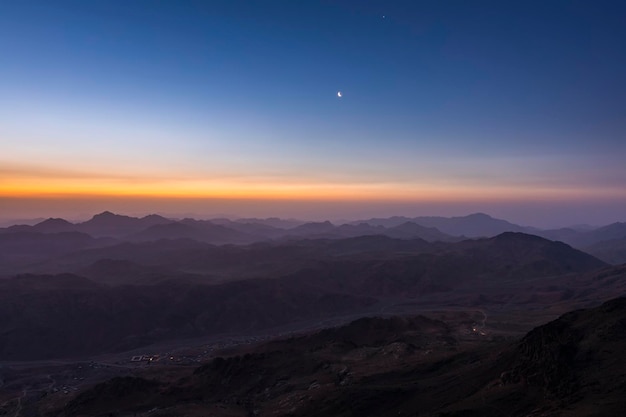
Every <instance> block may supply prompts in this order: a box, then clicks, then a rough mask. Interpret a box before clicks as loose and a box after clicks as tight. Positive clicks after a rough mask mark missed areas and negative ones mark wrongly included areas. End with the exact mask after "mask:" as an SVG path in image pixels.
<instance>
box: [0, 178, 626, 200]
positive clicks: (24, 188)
mask: <svg viewBox="0 0 626 417" xmlns="http://www.w3.org/2000/svg"><path fill="white" fill-rule="evenodd" d="M621 193H622V191H621V190H615V189H611V188H596V189H583V190H581V189H574V188H537V187H530V186H515V187H512V186H501V185H499V186H496V185H490V186H480V187H471V186H466V185H452V184H414V183H348V182H344V183H325V182H312V181H311V182H306V181H302V182H295V181H294V182H288V183H278V182H276V181H274V182H270V181H268V182H261V181H258V182H255V181H252V180H248V181H232V180H230V181H220V180H135V181H129V180H124V181H122V180H116V179H113V180H110V179H98V180H94V179H93V178H89V179H72V180H68V179H66V178H63V179H55V178H52V179H48V180H46V181H45V182H44V181H42V180H41V179H35V178H17V179H14V180H12V181H3V182H0V196H2V197H7V198H41V197H46V198H93V197H120V198H133V197H142V198H181V199H185V198H218V199H263V200H316V201H365V200H377V201H390V202H394V201H395V202H399V201H406V202H411V201H432V202H453V201H478V200H482V201H526V200H529V199H532V200H545V201H561V200H566V199H581V198H589V197H603V196H604V197H607V196H609V197H610V196H615V195H621Z"/></svg>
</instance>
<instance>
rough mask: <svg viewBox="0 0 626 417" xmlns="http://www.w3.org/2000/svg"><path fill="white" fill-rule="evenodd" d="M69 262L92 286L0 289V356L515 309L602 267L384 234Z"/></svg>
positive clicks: (127, 250) (561, 254)
mask: <svg viewBox="0 0 626 417" xmlns="http://www.w3.org/2000/svg"><path fill="white" fill-rule="evenodd" d="M372 248H376V249H377V251H372ZM102 254H106V257H101V256H102ZM73 256H79V259H83V257H84V256H87V260H88V262H89V263H88V264H87V266H86V267H84V269H82V272H83V273H84V274H87V275H88V276H89V277H91V278H92V279H97V280H98V281H99V282H100V283H101V284H96V283H94V282H92V281H90V280H87V279H85V278H80V277H78V276H73V278H72V279H70V280H69V281H68V275H61V276H50V275H43V276H34V275H27V276H18V277H16V278H11V279H5V280H3V281H1V283H2V287H1V288H3V290H2V292H0V318H2V320H0V336H1V342H0V358H2V359H18V358H20V359H27V358H29V359H35V358H53V357H67V356H73V355H86V354H92V353H98V352H107V351H119V350H124V349H130V348H134V347H137V346H144V345H146V344H149V343H154V342H158V341H163V340H172V339H176V338H180V337H198V336H210V335H215V334H219V333H224V332H231V333H236V334H245V333H246V332H258V331H266V330H268V329H271V328H273V327H277V326H283V325H287V324H293V323H304V322H310V323H314V322H315V321H319V320H321V319H324V318H328V317H337V316H345V315H357V316H358V315H363V314H371V313H372V312H378V311H381V309H384V308H385V307H386V306H390V305H394V304H397V303H402V302H403V301H410V302H411V303H414V304H416V305H421V304H428V303H432V302H434V300H437V299H439V300H440V301H439V302H440V303H441V302H443V301H442V300H447V301H445V302H447V303H457V304H460V305H463V304H465V305H475V304H476V302H477V301H476V300H475V297H476V296H477V295H479V294H481V293H482V294H486V295H484V296H482V298H479V302H481V303H483V304H488V303H489V302H493V303H503V302H507V303H510V302H512V300H517V301H516V302H522V301H523V299H520V297H523V296H527V297H528V300H530V301H531V302H533V303H536V304H538V305H541V303H542V302H551V301H554V299H553V298H550V297H546V296H545V295H544V296H543V297H544V298H545V300H546V301H542V300H543V299H544V298H541V297H537V289H536V285H537V284H538V283H539V281H538V279H543V280H544V281H542V282H541V284H542V285H543V286H549V285H550V284H551V283H552V285H558V286H559V288H560V291H561V292H560V293H559V294H560V295H558V297H559V298H558V299H559V300H560V299H561V298H563V297H567V298H569V299H572V300H575V299H576V297H577V296H578V294H579V293H578V292H577V289H578V288H580V285H581V284H579V283H576V282H573V283H571V284H568V285H569V286H570V287H565V286H564V284H563V281H562V280H563V279H564V278H562V277H569V276H578V275H580V274H582V273H588V272H590V271H593V270H596V269H598V268H601V267H603V266H605V264H603V263H602V262H601V261H599V260H597V259H595V258H593V257H592V256H590V255H587V254H585V253H583V252H580V251H577V250H575V249H572V248H571V247H569V246H567V245H565V244H563V243H558V242H551V241H548V240H545V239H542V238H539V237H536V236H529V235H525V234H520V233H505V234H502V235H499V236H497V237H495V238H491V239H480V240H469V241H463V242H459V243H437V244H429V243H427V242H425V241H421V240H417V241H406V240H401V241H398V240H393V239H389V238H385V237H381V236H379V237H376V236H370V237H366V238H365V237H364V238H354V239H348V240H334V239H332V240H312V241H302V242H293V243H291V244H287V243H280V244H277V245H271V244H257V245H251V246H244V247H236V246H223V247H216V246H212V245H207V244H202V243H198V242H194V241H181V242H177V241H161V242H157V243H146V244H130V243H124V244H122V245H119V246H115V247H111V248H102V249H92V250H89V251H87V252H85V253H77V254H76V255H73ZM63 259H64V262H65V263H64V264H65V265H72V264H76V262H77V261H76V260H75V258H72V257H69V258H68V257H66V258H63ZM71 259H74V260H73V261H70V260H71ZM92 261H93V263H92ZM191 270H196V271H203V272H202V273H201V274H198V273H192V272H191ZM250 271H252V272H250ZM209 273H212V274H213V275H207V274H209ZM246 273H247V274H249V275H248V276H246V275H245V274H246ZM228 276H230V277H231V279H230V280H229V279H227V278H226V277H228ZM232 277H237V279H235V278H232ZM126 279H128V281H126ZM130 280H132V282H133V283H134V284H133V285H130V283H129V281H130ZM125 281H126V282H127V283H126V284H124V282H125ZM67 282H71V285H68V284H67ZM76 282H82V283H83V284H82V285H76ZM44 283H45V284H46V285H44ZM102 283H107V284H116V285H118V286H116V287H109V286H107V285H102ZM614 285H617V284H616V283H615V284H614ZM609 288H611V287H610V285H609ZM586 290H588V288H587V289H586ZM556 292H558V291H552V292H549V291H548V293H549V294H553V293H556ZM467 294H470V297H469V298H468V295H467ZM587 294H589V293H588V292H587ZM489 300H492V301H489Z"/></svg>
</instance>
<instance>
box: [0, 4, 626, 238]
mask: <svg viewBox="0 0 626 417" xmlns="http://www.w3.org/2000/svg"><path fill="white" fill-rule="evenodd" d="M505 3H507V4H505ZM624 9H625V6H624V5H623V4H622V3H621V2H615V1H599V2H593V3H592V2H588V1H580V2H577V1H550V2H545V1H537V2H534V1H531V2H516V3H513V4H511V3H510V2H465V1H442V2H415V1H396V2H386V1H340V2H331V1H321V2H309V1H302V2H294V1H245V2H236V1H211V2H201V1H181V2H173V1H172V2H153V1H107V2H82V1H58V2H48V1H29V2H18V1H15V2H12V1H8V2H2V4H0V56H2V57H3V58H2V64H1V65H0V220H3V219H5V220H6V219H20V218H28V217H40V216H46V217H47V216H63V217H69V218H78V217H81V216H88V215H89V214H93V213H95V212H100V211H103V210H108V209H115V210H118V211H122V212H125V211H126V212H132V213H133V214H148V213H163V214H172V215H176V214H189V213H193V214H195V215H197V216H198V215H200V216H212V215H218V214H219V215H222V214H225V215H232V216H271V215H280V216H288V217H307V218H331V219H332V218H357V217H359V216H368V215H370V216H384V215H394V214H397V215H435V214H442V215H446V214H451V215H463V214H468V213H469V212H473V211H483V212H488V213H490V214H494V215H499V216H501V217H506V218H508V219H510V220H512V221H517V222H520V223H523V224H529V225H537V226H552V225H553V226H565V225H568V224H570V223H572V224H573V223H595V224H601V223H608V222H612V221H624V220H626V210H625V209H624V208H625V207H626V163H624V161H625V160H626V134H625V132H626V75H625V74H626V28H625V27H624V25H623V21H624V18H625V17H626V12H625V10H624ZM383 15H384V16H385V18H384V19H382V16H383ZM339 90H340V91H341V92H342V96H341V97H338V96H337V91H339Z"/></svg>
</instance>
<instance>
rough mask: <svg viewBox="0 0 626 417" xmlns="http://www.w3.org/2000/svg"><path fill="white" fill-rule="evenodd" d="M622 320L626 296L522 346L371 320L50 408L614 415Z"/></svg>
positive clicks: (111, 385)
mask: <svg viewBox="0 0 626 417" xmlns="http://www.w3.org/2000/svg"><path fill="white" fill-rule="evenodd" d="M624 323H626V299H624V298H620V299H615V300H612V301H609V302H607V303H605V304H603V305H602V306H600V307H597V308H594V309H590V310H578V311H575V312H572V313H568V314H566V315H564V316H562V317H561V318H559V319H557V320H555V321H553V322H550V323H548V324H546V325H543V326H540V327H537V328H535V329H534V330H532V331H531V332H529V333H528V334H527V335H526V336H525V337H523V338H522V339H521V340H520V341H517V342H507V341H502V340H500V341H498V340H495V339H493V340H484V341H482V342H480V343H477V342H476V341H474V342H470V339H469V338H468V337H469V336H463V335H462V333H459V332H458V327H455V326H454V325H450V324H447V323H444V322H442V321H439V320H433V319H428V318H425V317H421V316H416V317H403V318H397V317H396V318H388V319H379V318H366V319H360V320H358V321H355V322H353V323H350V324H349V325H346V326H343V327H340V328H336V329H328V330H324V331H321V332H319V333H315V334H311V335H308V336H302V337H297V338H291V339H286V340H282V341H274V342H271V343H267V344H264V345H259V346H255V347H250V348H247V349H245V350H244V351H242V352H239V353H238V354H237V352H234V353H232V354H231V356H227V357H217V358H215V359H213V360H212V361H210V362H208V363H206V364H205V365H202V366H200V367H197V368H195V370H193V372H186V373H182V374H181V375H180V377H178V378H172V377H170V378H165V377H163V376H157V377H156V378H154V375H155V374H150V373H146V377H142V376H136V377H133V378H130V377H127V378H116V379H112V380H110V381H107V382H105V383H102V384H99V385H96V386H95V387H93V388H92V389H89V390H87V391H85V392H83V393H81V394H80V395H78V396H77V397H76V398H75V399H73V400H72V401H70V402H69V403H67V404H66V405H63V408H62V409H61V410H58V409H57V410H56V411H55V412H56V413H58V414H57V415H62V416H70V415H105V413H106V412H111V411H113V410H117V411H125V412H131V411H132V412H135V413H137V415H141V416H144V415H148V414H147V413H148V412H149V411H150V410H152V411H151V412H154V410H160V413H162V414H159V415H181V414H183V413H187V414H188V415H194V416H196V415H198V416H199V415H202V414H201V413H207V412H209V411H210V412H211V413H212V414H213V415H216V416H231V415H246V414H247V413H251V414H253V415H273V416H288V415H289V416H353V415H359V416H389V417H391V416H398V415H420V416H432V417H434V416H438V417H440V416H457V417H461V416H488V417H491V416H493V417H495V416H503V415H507V416H513V417H517V416H519V417H523V416H535V415H541V416H572V417H574V416H589V415H598V416H600V415H602V416H609V415H610V416H613V415H621V412H622V410H623V407H624V406H626V398H625V397H624V396H623V387H624V385H625V384H626V361H624V359H623V356H622V355H621V354H620V352H622V351H623V350H624V348H626V328H625V327H624ZM244 352H245V354H244ZM148 375H152V376H151V377H149V378H148Z"/></svg>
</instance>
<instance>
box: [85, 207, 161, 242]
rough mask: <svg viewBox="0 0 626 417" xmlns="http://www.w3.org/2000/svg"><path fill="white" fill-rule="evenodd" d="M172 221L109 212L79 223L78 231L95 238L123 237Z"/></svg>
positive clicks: (156, 217)
mask: <svg viewBox="0 0 626 417" xmlns="http://www.w3.org/2000/svg"><path fill="white" fill-rule="evenodd" d="M171 222H172V220H169V219H166V218H165V217H161V216H158V215H155V214H152V215H149V216H145V217H142V218H136V217H130V216H122V215H119V214H113V213H111V212H109V211H105V212H102V213H100V214H96V215H95V216H93V217H92V218H91V219H90V220H88V221H86V222H84V223H79V224H78V225H77V226H78V230H79V231H81V232H83V233H88V234H90V235H92V236H94V237H98V236H108V237H122V236H127V235H130V234H133V233H137V232H139V231H141V230H143V229H146V228H148V227H151V226H155V225H159V224H168V223H171Z"/></svg>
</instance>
